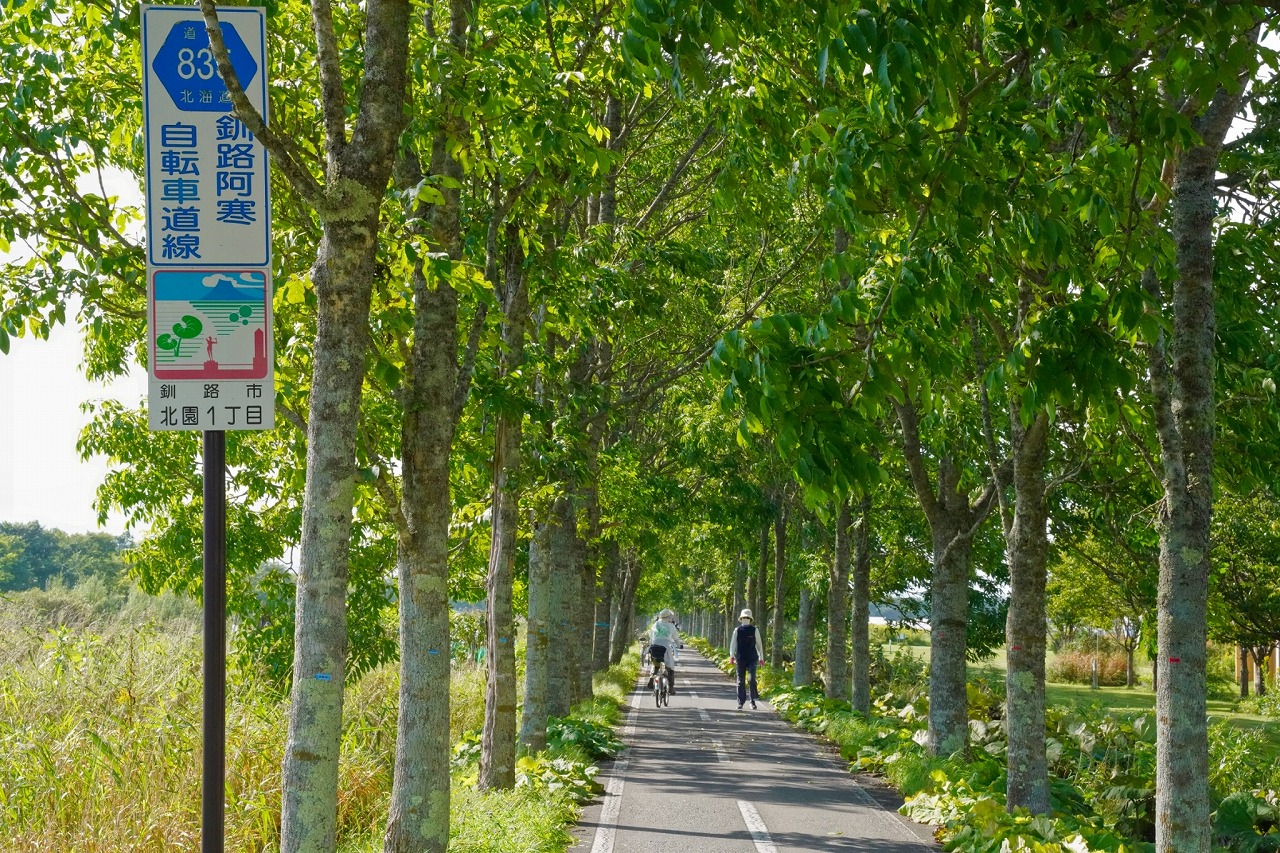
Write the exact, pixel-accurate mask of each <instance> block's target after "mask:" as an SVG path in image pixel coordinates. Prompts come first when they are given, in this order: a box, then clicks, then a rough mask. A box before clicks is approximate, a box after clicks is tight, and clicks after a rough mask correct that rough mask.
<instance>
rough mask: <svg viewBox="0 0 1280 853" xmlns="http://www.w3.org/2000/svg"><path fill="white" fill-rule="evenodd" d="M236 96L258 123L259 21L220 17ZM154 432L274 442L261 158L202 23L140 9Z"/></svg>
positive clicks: (266, 206) (175, 9) (226, 12)
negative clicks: (245, 434)
mask: <svg viewBox="0 0 1280 853" xmlns="http://www.w3.org/2000/svg"><path fill="white" fill-rule="evenodd" d="M218 18H219V21H220V22H221V25H222V37H223V41H224V42H226V45H227V51H228V53H229V55H230V57H231V64H232V67H233V68H234V69H235V71H236V76H237V78H238V79H239V81H240V85H241V86H242V87H243V88H244V90H245V94H246V95H247V96H248V97H249V101H250V102H251V103H252V104H253V105H254V107H255V108H256V109H257V110H258V111H259V112H260V113H261V114H262V115H263V117H264V118H265V117H266V107H267V80H266V76H267V75H266V65H265V58H266V18H265V14H264V11H263V10H262V9H261V8H244V7H237V8H229V9H219V10H218ZM142 48H143V63H142V64H143V125H144V130H145V137H146V159H147V162H146V176H147V192H146V199H147V282H148V300H147V313H148V320H149V323H150V326H149V328H150V330H151V331H150V335H149V336H148V344H149V346H148V351H149V355H150V360H149V370H150V401H149V402H150V406H149V420H150V425H151V428H152V429H154V430H227V429H233V430H234V429H270V428H271V427H273V426H274V425H275V388H274V384H273V376H272V365H273V364H274V352H273V345H272V338H271V216H270V214H271V209H270V197H269V186H268V172H267V165H268V164H267V152H266V149H265V148H263V146H262V144H261V143H260V142H259V141H258V140H257V139H255V138H254V136H253V134H251V133H250V132H249V130H248V129H247V128H246V127H245V125H244V123H243V122H241V121H240V120H239V119H238V118H236V116H235V114H234V112H233V110H232V105H231V98H230V95H229V94H228V92H227V88H226V84H225V83H224V82H223V80H222V78H221V76H220V75H219V74H218V70H217V66H216V64H215V62H214V59H213V52H212V49H211V48H210V46H209V35H208V31H207V30H206V29H205V23H204V19H203V17H201V15H200V10H199V9H197V8H192V7H182V6H149V5H144V6H143V7H142Z"/></svg>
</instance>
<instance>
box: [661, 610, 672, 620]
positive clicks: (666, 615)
mask: <svg viewBox="0 0 1280 853" xmlns="http://www.w3.org/2000/svg"><path fill="white" fill-rule="evenodd" d="M658 618H659V619H663V620H666V621H667V622H670V621H671V620H672V619H675V618H676V614H675V613H674V612H673V611H671V610H663V611H662V612H661V613H659V614H658Z"/></svg>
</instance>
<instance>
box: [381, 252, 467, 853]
mask: <svg viewBox="0 0 1280 853" xmlns="http://www.w3.org/2000/svg"><path fill="white" fill-rule="evenodd" d="M414 302H415V314H414V332H413V348H412V361H411V363H410V369H409V370H408V371H407V381H406V383H405V407H404V416H403V421H404V425H403V435H402V437H401V478H402V484H403V485H402V496H403V500H402V503H401V518H402V519H403V524H402V528H403V529H402V532H401V535H400V542H399V549H398V550H399V561H398V562H399V566H398V567H397V568H398V575H399V580H400V589H399V593H400V596H399V598H400V697H399V713H398V717H397V724H396V758H395V773H394V781H393V784H392V790H391V809H390V815H389V819H388V821H387V832H386V837H385V843H384V848H383V849H384V851H385V853H410V851H413V853H417V851H431V853H443V851H444V850H446V849H447V848H448V846H449V754H450V752H449V749H450V744H449V692H448V691H446V690H440V689H439V687H440V685H441V684H448V683H449V663H450V654H449V650H450V642H449V519H450V517H451V515H452V506H451V505H450V500H449V457H450V453H451V450H452V446H453V433H454V427H455V421H454V417H455V413H454V398H455V396H456V392H457V381H458V380H457V376H458V366H457V340H456V339H457V323H458V301H457V294H456V292H455V291H454V289H453V287H452V286H451V285H450V284H449V283H448V281H444V280H439V281H431V282H428V280H427V279H426V277H425V276H424V275H423V272H422V267H421V265H418V267H417V269H416V270H415V275H414Z"/></svg>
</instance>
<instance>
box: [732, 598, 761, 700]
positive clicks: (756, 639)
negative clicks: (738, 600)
mask: <svg viewBox="0 0 1280 853" xmlns="http://www.w3.org/2000/svg"><path fill="white" fill-rule="evenodd" d="M755 622H756V620H755V617H754V616H752V615H751V608H749V607H744V608H742V612H741V613H740V614H738V627H737V628H734V629H733V639H731V640H730V641H729V661H730V662H731V663H733V664H734V665H735V666H736V667H737V669H738V710H739V711H741V710H742V706H743V705H744V704H745V703H746V701H747V678H748V676H750V687H751V707H752V709H753V710H754V709H755V707H756V700H757V699H759V698H760V691H758V690H757V689H756V667H757V666H759V665H760V661H762V660H764V643H763V642H762V641H761V639H760V632H759V631H758V630H756V625H755Z"/></svg>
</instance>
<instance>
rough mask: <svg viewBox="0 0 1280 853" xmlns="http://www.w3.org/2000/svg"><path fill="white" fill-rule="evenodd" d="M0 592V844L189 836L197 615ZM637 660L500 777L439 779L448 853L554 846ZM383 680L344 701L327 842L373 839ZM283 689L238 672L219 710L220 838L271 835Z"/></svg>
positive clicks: (95, 844) (119, 846) (462, 700)
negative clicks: (223, 734)
mask: <svg viewBox="0 0 1280 853" xmlns="http://www.w3.org/2000/svg"><path fill="white" fill-rule="evenodd" d="M19 604H20V603H10V602H9V601H7V600H6V599H4V598H0V662H3V664H4V665H3V666H0V756H3V758H0V839H3V842H2V843H0V849H2V850H3V853H28V851H30V853H36V851H38V853H72V851H74V853H119V851H130V853H151V851H188V850H193V849H195V848H196V847H198V846H199V836H200V768H201V764H200V759H199V755H200V747H201V726H200V714H201V690H200V659H201V655H200V637H199V629H198V623H195V622H194V621H192V620H190V619H187V620H173V621H169V622H162V623H157V624H148V625H142V626H140V625H135V624H132V623H120V624H115V623H112V624H109V625H102V626H97V627H96V630H93V631H90V630H87V629H86V630H80V629H71V628H65V627H64V628H58V629H56V630H49V629H46V628H45V626H43V625H42V624H39V623H38V622H35V620H34V619H33V618H29V614H28V611H29V610H31V608H29V607H28V608H25V609H24V608H23V607H21V606H19ZM638 665H639V664H638V656H637V655H636V654H635V653H632V654H630V655H628V656H627V657H626V658H624V659H623V662H622V663H621V664H619V665H618V666H617V667H614V668H612V669H610V670H608V671H607V672H605V673H603V674H601V675H599V676H597V677H596V679H595V692H596V699H595V700H594V701H592V702H590V703H584V704H583V705H580V706H578V707H576V708H574V709H573V712H572V713H571V714H570V716H569V717H568V718H566V719H565V720H560V721H554V722H553V724H552V726H551V727H550V728H549V738H548V741H549V742H548V749H547V751H546V752H544V753H542V754H540V755H538V756H522V757H521V758H520V766H519V773H520V782H519V786H518V787H517V788H516V789H515V790H512V791H487V792H482V791H477V790H476V789H475V787H474V785H469V784H468V772H467V769H466V767H465V764H466V761H465V760H462V761H460V762H458V766H457V767H456V768H455V770H454V772H453V774H452V776H453V782H452V789H453V791H452V804H451V835H452V841H451V844H452V846H451V850H452V851H454V853H562V851H564V850H565V849H566V848H567V847H568V846H569V845H570V844H571V843H572V841H573V839H572V837H571V836H570V835H569V832H568V829H569V828H570V827H571V826H572V824H573V823H574V822H575V821H576V820H577V817H578V812H579V809H580V804H581V802H582V801H583V800H584V799H585V798H588V797H590V796H593V795H594V793H595V791H596V789H597V788H598V786H597V785H596V783H595V774H596V772H597V771H596V767H595V762H596V761H598V760H600V758H601V757H604V756H607V755H610V754H612V751H614V750H616V749H620V748H621V743H620V742H618V741H617V740H616V739H615V738H614V737H613V733H612V730H613V727H614V726H616V725H617V724H618V722H619V721H620V719H621V716H622V713H621V706H622V703H623V702H624V701H625V700H626V698H627V697H628V696H629V694H630V692H631V689H632V686H633V685H634V683H635V675H636V672H637V670H638ZM483 679H484V675H483V671H481V670H477V669H469V668H467V667H465V666H463V667H459V668H457V669H455V671H454V673H453V676H452V679H451V688H450V693H451V697H452V700H453V709H452V710H453V712H454V713H453V715H452V718H451V724H450V728H451V732H452V733H453V735H454V741H455V743H456V744H462V745H463V746H464V747H465V744H466V742H467V737H466V736H465V735H464V734H463V732H465V731H467V730H468V729H473V728H475V727H476V726H478V725H479V721H480V720H481V719H482V718H483ZM396 702H397V676H396V668H395V666H394V665H388V666H386V667H380V668H379V669H376V670H374V671H373V672H370V673H368V674H367V675H365V676H364V677H363V678H360V679H358V680H356V681H354V683H352V684H351V685H350V686H349V687H348V689H347V694H346V699H345V706H344V726H343V739H342V764H341V766H340V769H339V774H340V777H339V788H340V790H339V802H338V812H339V830H338V849H339V850H340V851H341V853H375V852H376V851H381V850H382V835H383V831H384V828H385V824H386V819H387V811H388V806H389V800H390V791H391V775H392V767H393V761H394V749H395V737H396V735H395V724H396ZM286 705H287V699H286V698H285V697H283V696H282V695H280V692H279V691H278V690H273V689H272V688H271V686H270V685H264V684H262V683H258V682H256V681H255V680H254V678H253V677H252V676H251V675H249V674H247V673H245V672H243V671H239V670H235V669H234V668H233V671H232V673H231V679H230V684H229V690H228V708H227V798H226V825H225V840H226V848H227V850H234V851H237V853H239V851H246V853H248V852H249V851H252V853H272V851H275V850H277V849H278V844H279V822H280V761H281V756H282V755H283V751H284V741H285V737H286V734H287V724H286V716H285V714H286Z"/></svg>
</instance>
